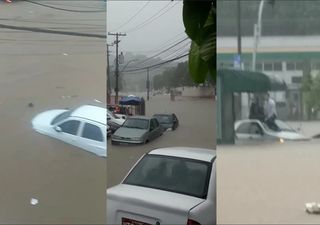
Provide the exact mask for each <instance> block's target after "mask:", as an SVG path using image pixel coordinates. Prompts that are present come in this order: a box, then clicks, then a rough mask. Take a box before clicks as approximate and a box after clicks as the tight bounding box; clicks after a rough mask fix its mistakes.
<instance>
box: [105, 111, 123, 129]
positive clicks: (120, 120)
mask: <svg viewBox="0 0 320 225" xmlns="http://www.w3.org/2000/svg"><path fill="white" fill-rule="evenodd" d="M107 120H108V121H109V120H110V121H112V122H114V123H116V124H118V125H120V126H121V125H122V124H123V123H124V121H125V119H123V118H121V117H119V116H117V115H116V114H114V113H113V112H112V111H110V110H108V109H107Z"/></svg>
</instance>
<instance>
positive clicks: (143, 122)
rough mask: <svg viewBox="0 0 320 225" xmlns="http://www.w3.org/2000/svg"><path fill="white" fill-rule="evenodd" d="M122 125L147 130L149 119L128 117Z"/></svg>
mask: <svg viewBox="0 0 320 225" xmlns="http://www.w3.org/2000/svg"><path fill="white" fill-rule="evenodd" d="M122 126H123V127H127V128H137V129H144V130H147V129H148V127H149V120H147V119H137V118H129V119H127V120H126V121H125V122H124V123H123V125H122Z"/></svg>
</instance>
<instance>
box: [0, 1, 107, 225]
mask: <svg viewBox="0 0 320 225" xmlns="http://www.w3.org/2000/svg"><path fill="white" fill-rule="evenodd" d="M43 3H45V2H44V1H43ZM67 3H68V4H67ZM48 4H49V3H48ZM60 4H62V5H60V6H59V7H66V5H69V6H70V5H72V4H74V5H76V4H77V3H76V2H74V3H71V2H70V1H68V2H66V3H65V4H66V5H63V3H62V2H60ZM86 4H87V5H88V2H85V1H81V4H80V5H82V7H84V6H85V5H86ZM0 5H1V7H0V14H1V18H2V20H1V23H2V24H9V25H12V26H29V27H42V28H48V29H56V30H73V31H75V32H84V33H85V32H88V33H90V32H92V33H96V32H97V33H99V32H100V33H102V32H103V30H104V29H102V27H105V13H96V14H94V15H93V14H92V13H88V14H79V13H78V14H74V13H66V12H62V11H57V10H53V9H49V8H46V7H41V6H39V5H34V4H29V3H27V2H15V1H13V3H11V4H5V3H3V2H1V3H0ZM78 7H79V6H78ZM89 7H95V8H96V9H98V8H100V9H101V7H103V4H102V3H101V4H100V2H99V4H98V3H94V4H91V3H90V6H89ZM75 23H78V24H81V23H85V24H87V25H78V26H76V25H73V24H75ZM90 26H93V27H96V29H92V30H90ZM98 29H99V31H98ZM0 37H1V42H0V68H1V73H0V127H1V129H2V132H1V136H0V149H1V151H0V180H1V185H0V192H1V193H2V194H1V196H0V218H1V219H0V223H6V224H8V223H20V224H22V223H24V224H27V223H28V224H44V223H47V224H49V223H51V224H72V223H73V224H81V223H83V224H88V223H90V224H93V223H96V224H97V223H105V186H106V175H105V173H106V163H105V158H99V157H97V156H96V155H93V154H90V153H88V152H85V151H83V150H81V149H78V148H76V147H72V146H70V145H68V144H65V143H63V142H60V141H58V140H54V139H51V138H49V137H46V136H44V135H41V134H38V133H36V132H35V131H34V130H32V127H31V119H32V118H33V117H34V116H35V115H36V114H38V113H39V112H42V111H45V110H48V109H57V108H67V107H68V108H71V107H75V106H79V105H81V104H84V103H93V102H94V99H99V100H100V101H102V102H103V103H105V54H104V51H105V48H104V47H105V40H104V39H101V40H100V39H97V38H86V37H75V36H64V35H53V34H44V33H33V32H26V31H18V30H7V29H3V28H1V33H0ZM93 58H94V59H95V60H92V59H93ZM93 87H94V88H93ZM29 103H32V104H33V107H28V105H29ZM32 198H33V199H36V200H38V204H36V205H32V204H31V199H32Z"/></svg>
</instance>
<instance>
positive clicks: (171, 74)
mask: <svg viewBox="0 0 320 225" xmlns="http://www.w3.org/2000/svg"><path fill="white" fill-rule="evenodd" d="M182 86H189V87H190V86H195V83H194V82H193V80H192V79H191V76H190V73H189V70H188V64H187V62H183V63H179V64H178V65H177V66H176V67H174V68H168V69H166V70H165V71H164V72H163V73H162V74H158V75H156V76H154V77H153V88H154V89H155V90H160V89H163V88H165V89H167V90H169V89H170V88H174V87H182Z"/></svg>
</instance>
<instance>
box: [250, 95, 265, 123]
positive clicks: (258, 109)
mask: <svg viewBox="0 0 320 225" xmlns="http://www.w3.org/2000/svg"><path fill="white" fill-rule="evenodd" d="M249 119H257V120H260V121H263V120H264V112H263V107H262V106H261V105H260V103H259V98H258V97H255V98H253V99H252V103H251V106H250V114H249Z"/></svg>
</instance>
